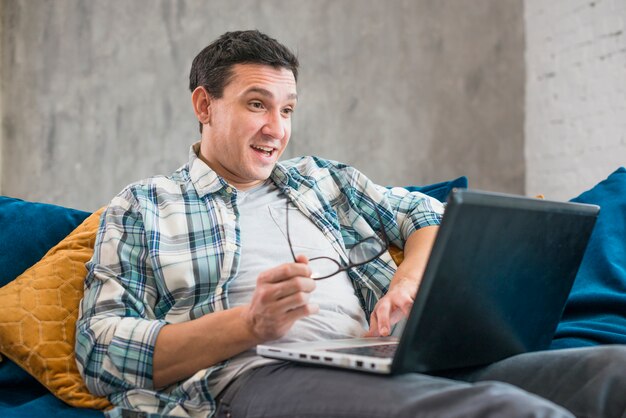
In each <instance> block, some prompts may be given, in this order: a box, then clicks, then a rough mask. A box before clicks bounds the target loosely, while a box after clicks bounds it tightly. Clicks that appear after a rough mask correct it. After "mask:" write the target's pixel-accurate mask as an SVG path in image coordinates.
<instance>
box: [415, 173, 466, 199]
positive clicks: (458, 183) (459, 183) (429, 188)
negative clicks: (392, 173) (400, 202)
mask: <svg viewBox="0 0 626 418" xmlns="http://www.w3.org/2000/svg"><path fill="white" fill-rule="evenodd" d="M404 188H405V189H407V190H409V191H411V192H421V193H424V194H426V195H428V196H431V197H434V198H435V199H437V200H439V201H440V202H445V201H446V199H447V198H448V195H449V194H450V192H451V191H452V189H454V188H458V189H466V188H467V177H465V176H461V177H459V178H456V179H454V180H449V181H442V182H441V183H434V184H428V185H426V186H405V187H404Z"/></svg>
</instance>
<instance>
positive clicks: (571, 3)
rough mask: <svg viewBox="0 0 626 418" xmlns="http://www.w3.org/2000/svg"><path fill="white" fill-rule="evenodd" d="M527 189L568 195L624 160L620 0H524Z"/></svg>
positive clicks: (625, 48)
mask: <svg viewBox="0 0 626 418" xmlns="http://www.w3.org/2000/svg"><path fill="white" fill-rule="evenodd" d="M525 20H526V22H525V24H526V69H527V75H526V77H527V79H526V121H525V131H526V133H525V135H526V141H525V159H526V193H527V194H528V195H534V194H538V193H542V194H544V195H546V198H551V199H558V200H566V199H570V198H572V197H574V196H576V195H578V194H580V193H581V192H582V191H584V190H587V189H589V188H590V187H592V186H593V185H594V184H595V183H597V182H598V181H600V180H602V179H604V178H606V176H608V175H609V174H610V173H611V172H612V171H614V170H615V169H616V168H617V167H619V166H623V165H626V0H587V1H581V0H526V2H525Z"/></svg>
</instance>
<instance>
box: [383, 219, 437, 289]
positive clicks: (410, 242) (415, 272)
mask: <svg viewBox="0 0 626 418" xmlns="http://www.w3.org/2000/svg"><path fill="white" fill-rule="evenodd" d="M438 230H439V227H438V226H427V227H424V228H420V229H418V230H416V231H415V232H413V233H412V234H411V235H409V238H408V239H407V240H406V242H405V244H404V260H403V261H402V264H400V265H399V266H398V270H397V271H396V274H395V275H394V277H393V279H392V281H391V285H390V289H393V288H394V287H395V286H398V285H410V286H411V287H415V290H417V288H418V287H419V284H420V283H421V281H422V276H423V274H424V270H425V269H426V263H427V262H428V257H429V256H430V251H431V249H432V246H433V243H434V242H435V237H436V236H437V231H438Z"/></svg>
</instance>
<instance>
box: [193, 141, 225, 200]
mask: <svg viewBox="0 0 626 418" xmlns="http://www.w3.org/2000/svg"><path fill="white" fill-rule="evenodd" d="M199 152H200V141H198V142H196V143H195V144H193V145H192V146H191V147H190V148H189V177H190V178H191V183H192V184H193V187H194V188H195V189H196V192H198V196H199V197H204V196H205V195H207V194H210V193H217V192H219V191H220V190H222V189H224V188H226V187H228V183H226V181H224V179H223V178H221V177H220V176H218V175H217V173H216V172H215V171H213V169H211V167H209V166H208V165H207V163H205V162H204V161H202V160H201V159H200V157H198V153H199Z"/></svg>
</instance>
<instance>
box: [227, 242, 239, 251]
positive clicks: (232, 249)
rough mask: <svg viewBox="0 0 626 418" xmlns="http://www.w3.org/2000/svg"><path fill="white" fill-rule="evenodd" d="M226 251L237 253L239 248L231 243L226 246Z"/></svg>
mask: <svg viewBox="0 0 626 418" xmlns="http://www.w3.org/2000/svg"><path fill="white" fill-rule="evenodd" d="M226 249H227V250H229V251H235V250H236V249H237V246H236V245H235V244H231V243H230V242H229V243H228V244H226Z"/></svg>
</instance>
